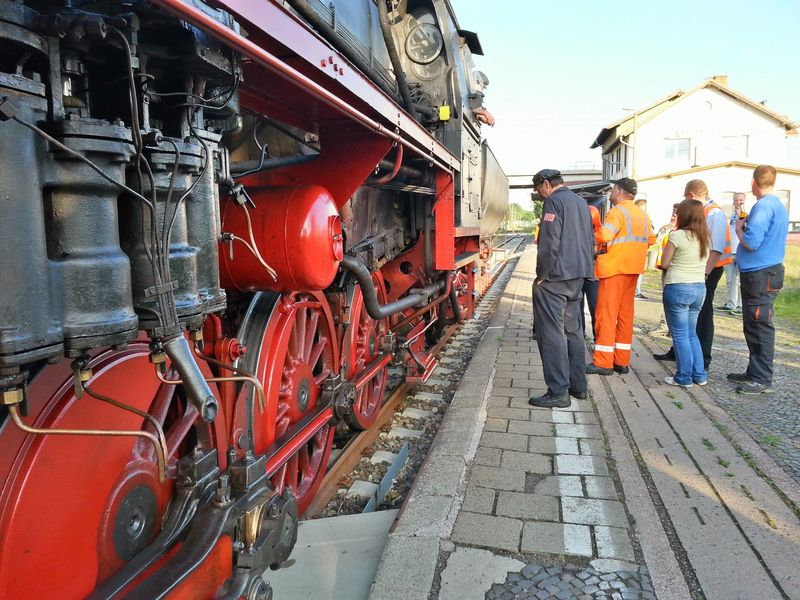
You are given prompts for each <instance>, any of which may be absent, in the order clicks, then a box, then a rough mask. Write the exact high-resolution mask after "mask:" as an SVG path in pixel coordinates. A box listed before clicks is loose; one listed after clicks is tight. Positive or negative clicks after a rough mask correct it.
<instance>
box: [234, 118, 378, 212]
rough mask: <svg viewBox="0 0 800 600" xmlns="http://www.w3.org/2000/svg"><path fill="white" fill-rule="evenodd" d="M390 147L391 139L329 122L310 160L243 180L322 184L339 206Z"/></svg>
mask: <svg viewBox="0 0 800 600" xmlns="http://www.w3.org/2000/svg"><path fill="white" fill-rule="evenodd" d="M389 148H391V142H390V141H388V140H386V139H383V138H381V137H378V136H375V135H373V134H369V133H367V132H364V131H361V130H357V129H355V128H354V126H353V125H352V124H350V123H341V122H339V123H332V124H330V125H329V126H326V128H325V129H323V130H322V131H321V132H320V154H319V156H317V158H315V159H314V160H313V161H311V162H307V163H303V164H299V165H294V166H291V167H284V168H282V169H275V170H274V171H269V172H266V173H263V174H256V175H253V176H252V177H250V178H248V179H247V180H246V182H247V181H252V182H254V183H257V184H258V185H272V186H276V185H296V184H297V182H304V183H313V184H314V185H321V186H322V187H324V188H325V189H326V190H327V191H328V192H330V195H331V196H332V197H333V199H334V201H335V202H336V207H337V208H340V209H341V207H342V206H343V205H344V204H345V203H346V202H347V201H348V200H349V199H350V198H351V197H352V196H353V194H354V193H355V192H356V190H357V189H358V188H359V187H361V186H362V185H363V184H364V181H365V180H366V178H367V177H369V176H370V175H371V174H372V173H373V172H374V171H375V168H376V166H377V164H378V163H379V162H380V160H381V158H383V156H384V155H385V154H386V152H387V151H388V150H389ZM248 189H249V188H248Z"/></svg>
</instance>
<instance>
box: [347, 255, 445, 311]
mask: <svg viewBox="0 0 800 600" xmlns="http://www.w3.org/2000/svg"><path fill="white" fill-rule="evenodd" d="M341 266H342V268H343V269H346V270H348V271H350V272H351V273H353V275H355V277H356V279H357V280H358V283H359V285H360V286H361V293H362V294H364V307H365V308H366V309H367V314H368V315H369V316H370V317H372V318H373V319H375V320H380V319H386V318H388V317H391V316H392V315H395V314H397V313H399V312H401V311H404V310H406V309H408V308H414V307H417V306H422V305H423V304H424V303H426V302H427V301H428V298H430V297H431V296H432V295H433V294H435V293H436V292H439V291H441V290H442V288H443V287H444V286H445V282H444V281H438V282H436V283H432V284H430V285H427V286H425V287H424V288H416V289H412V290H411V291H410V292H409V293H408V296H405V297H403V298H400V299H399V300H395V301H394V302H390V303H389V304H384V305H381V304H380V302H379V301H378V293H377V292H376V291H375V284H374V283H373V282H372V274H371V273H370V272H369V269H367V267H366V266H365V265H364V263H362V262H361V261H360V260H359V259H358V258H356V257H355V256H349V255H348V256H345V257H344V258H343V259H342V263H341Z"/></svg>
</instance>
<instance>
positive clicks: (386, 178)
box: [375, 144, 403, 185]
mask: <svg viewBox="0 0 800 600" xmlns="http://www.w3.org/2000/svg"><path fill="white" fill-rule="evenodd" d="M402 165H403V147H402V146H401V145H400V144H398V145H397V153H396V154H395V156H394V166H393V167H392V170H391V171H390V172H388V173H386V175H383V176H382V177H381V178H380V179H378V180H377V181H376V182H375V183H377V184H378V185H383V184H385V183H389V182H390V181H391V180H392V179H394V178H395V177H397V173H399V172H400V167H401V166H402Z"/></svg>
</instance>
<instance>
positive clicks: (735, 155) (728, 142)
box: [720, 135, 750, 160]
mask: <svg viewBox="0 0 800 600" xmlns="http://www.w3.org/2000/svg"><path fill="white" fill-rule="evenodd" d="M749 142H750V136H749V135H723V136H722V137H721V138H720V148H721V150H722V156H723V157H725V158H730V159H734V160H735V159H742V158H747V151H748V145H749Z"/></svg>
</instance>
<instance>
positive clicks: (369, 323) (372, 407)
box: [342, 275, 389, 430]
mask: <svg viewBox="0 0 800 600" xmlns="http://www.w3.org/2000/svg"><path fill="white" fill-rule="evenodd" d="M372 277H373V281H375V285H376V288H377V290H378V299H379V300H380V303H381V304H385V303H386V292H385V291H384V287H383V285H382V284H381V281H380V280H379V279H378V277H377V276H375V275H373V276H372ZM349 297H350V301H349V309H348V313H349V315H348V319H347V321H348V323H349V325H348V327H347V329H346V330H345V331H344V336H343V339H342V364H343V365H344V366H345V374H346V377H347V379H353V377H355V376H356V375H358V374H359V373H361V372H362V371H363V370H364V369H365V368H366V367H368V366H369V365H370V364H371V363H372V362H373V361H375V360H376V359H377V358H378V357H379V356H380V354H381V346H382V342H383V338H384V336H385V335H386V334H387V333H388V331H389V323H388V321H387V320H386V319H384V320H381V321H375V320H374V319H373V318H372V317H370V316H369V314H367V308H366V306H364V294H363V293H362V292H361V286H360V285H358V284H355V285H354V286H353V288H352V291H351V292H350V294H349ZM388 375H389V368H388V367H385V368H383V369H381V370H380V371H379V372H378V373H377V374H376V375H375V377H373V378H372V379H370V380H369V382H368V383H367V384H366V385H365V386H364V387H363V388H361V389H360V390H359V391H358V392H356V399H355V402H354V403H353V407H352V410H349V411H347V413H346V414H345V421H347V424H348V425H350V427H352V428H354V429H359V430H363V429H367V428H368V427H369V426H370V425H372V423H374V422H375V419H376V418H377V417H378V413H379V412H380V409H381V405H382V404H383V394H384V392H385V391H386V379H387V377H388Z"/></svg>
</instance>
